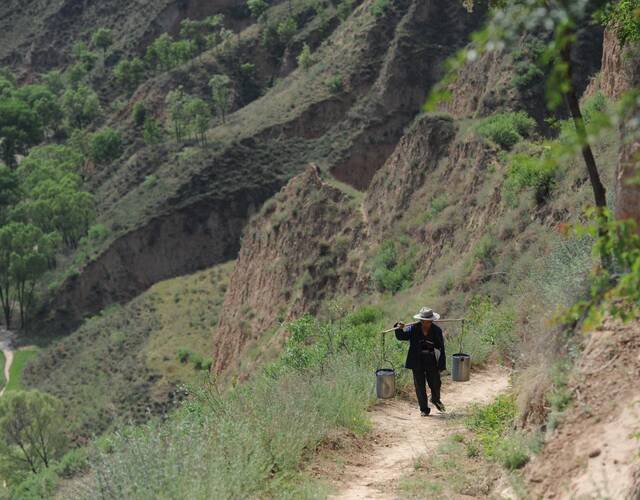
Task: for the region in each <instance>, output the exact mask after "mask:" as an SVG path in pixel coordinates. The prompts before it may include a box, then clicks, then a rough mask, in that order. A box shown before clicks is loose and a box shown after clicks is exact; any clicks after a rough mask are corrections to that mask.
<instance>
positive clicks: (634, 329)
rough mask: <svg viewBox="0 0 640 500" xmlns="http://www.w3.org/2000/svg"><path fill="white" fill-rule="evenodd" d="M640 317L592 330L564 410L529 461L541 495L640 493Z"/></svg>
mask: <svg viewBox="0 0 640 500" xmlns="http://www.w3.org/2000/svg"><path fill="white" fill-rule="evenodd" d="M638 377H640V322H639V321H634V322H632V323H630V324H628V325H620V324H618V323H616V322H613V321H607V322H606V323H605V325H604V327H603V328H601V329H600V330H598V331H595V332H593V333H591V334H590V335H589V337H588V339H587V340H586V346H585V351H584V353H583V355H582V357H581V359H580V361H579V363H578V366H577V370H576V371H575V373H574V376H573V380H572V382H571V386H570V387H571V390H572V395H573V398H574V403H573V404H572V406H571V408H570V410H569V411H568V412H567V415H566V418H565V419H564V420H563V422H562V423H561V425H560V426H559V427H558V429H557V430H556V431H555V432H554V433H553V435H552V436H551V438H550V439H549V441H548V443H547V445H546V446H545V448H544V450H543V451H542V453H541V454H540V455H538V456H537V457H536V458H535V459H534V460H533V461H532V462H531V463H530V464H529V465H528V466H527V468H526V477H527V480H528V485H527V486H528V487H529V490H530V492H531V494H532V496H533V497H535V498H545V499H546V498H581V499H597V498H616V499H636V498H639V497H640V462H639V461H638V449H639V448H640V441H639V434H638V433H639V432H640V389H639V388H638Z"/></svg>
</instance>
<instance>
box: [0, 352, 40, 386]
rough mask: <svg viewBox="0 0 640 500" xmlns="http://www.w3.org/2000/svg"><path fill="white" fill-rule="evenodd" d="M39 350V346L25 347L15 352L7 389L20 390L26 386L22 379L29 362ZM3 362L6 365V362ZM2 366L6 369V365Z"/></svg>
mask: <svg viewBox="0 0 640 500" xmlns="http://www.w3.org/2000/svg"><path fill="white" fill-rule="evenodd" d="M39 352H40V350H39V349H38V348H37V347H24V348H22V349H19V350H17V351H16V352H15V353H14V354H13V363H12V364H11V369H10V371H9V383H8V384H7V391H19V390H22V389H24V388H25V387H24V383H23V380H22V378H23V373H24V369H25V367H26V366H27V363H29V361H30V360H32V359H34V358H35V357H36V356H37V355H38V353H39ZM2 364H3V365H4V362H3V363H2ZM2 368H3V369H4V366H3V367H2ZM3 378H4V377H3Z"/></svg>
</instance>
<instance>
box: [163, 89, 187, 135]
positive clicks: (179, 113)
mask: <svg viewBox="0 0 640 500" xmlns="http://www.w3.org/2000/svg"><path fill="white" fill-rule="evenodd" d="M165 104H166V105H167V111H168V112H169V118H170V120H171V123H172V125H173V133H174V135H175V138H176V141H177V142H180V141H182V139H183V138H184V134H185V128H186V126H187V123H188V114H187V110H186V104H187V96H186V95H185V93H184V91H183V90H182V87H178V88H177V89H175V90H172V91H171V92H169V93H168V94H167V97H166V98H165Z"/></svg>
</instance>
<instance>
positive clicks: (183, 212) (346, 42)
mask: <svg viewBox="0 0 640 500" xmlns="http://www.w3.org/2000/svg"><path fill="white" fill-rule="evenodd" d="M480 19H481V16H480V14H475V15H474V16H470V15H468V14H466V13H465V11H464V9H462V8H461V7H458V6H452V5H451V4H450V3H448V2H438V1H429V2H411V1H408V0H407V1H403V2H395V3H394V4H393V5H392V7H391V8H389V9H386V10H385V11H384V12H383V13H382V14H381V15H379V16H376V15H374V14H373V13H372V8H371V2H368V1H367V2H365V3H363V4H362V5H361V6H359V7H358V8H357V9H356V10H355V12H354V13H353V14H352V15H351V17H350V18H349V19H348V20H347V21H346V22H344V23H342V24H341V25H340V26H339V27H338V28H337V29H336V31H335V32H334V33H333V34H332V35H331V37H330V38H328V39H327V40H326V41H325V42H323V43H322V45H321V46H320V47H319V48H318V49H317V51H316V52H315V54H314V58H315V61H316V64H315V65H313V66H312V67H311V68H310V69H309V71H303V70H301V69H298V70H296V71H294V72H293V73H292V74H291V75H289V76H287V77H286V78H284V79H283V80H282V81H281V82H279V83H278V84H276V85H275V86H274V87H273V88H272V89H270V90H269V91H268V92H267V93H266V94H265V95H264V96H262V97H261V98H259V99H257V100H256V101H253V102H251V103H250V104H249V105H247V106H245V107H243V108H242V109H240V110H238V111H237V112H236V113H234V114H232V115H231V116H230V117H229V119H228V120H227V122H226V123H225V124H221V125H219V126H217V127H216V128H214V129H212V130H211V131H210V132H209V133H208V140H209V142H210V146H208V147H204V148H195V147H187V148H178V149H175V150H171V149H169V150H166V149H160V151H162V154H161V155H160V156H154V157H151V158H149V159H151V162H150V163H146V161H145V159H146V158H148V157H146V156H145V157H140V158H137V156H138V155H134V156H132V158H131V160H130V161H124V162H123V163H122V164H121V165H116V166H115V169H114V170H113V171H112V173H111V174H110V175H109V177H108V178H106V179H105V180H104V182H103V185H102V186H101V187H99V188H98V193H100V198H101V199H102V200H104V206H103V207H102V213H101V216H100V218H101V220H103V221H105V222H106V223H108V224H109V226H110V228H111V229H112V231H111V233H110V236H109V238H108V240H107V241H106V243H105V244H104V245H103V248H102V250H101V251H99V252H98V255H97V256H96V257H95V259H93V260H92V261H91V262H89V263H87V264H86V265H85V266H84V267H83V268H82V269H80V270H79V271H78V273H77V274H76V275H74V276H72V277H70V278H69V279H67V280H66V281H65V282H64V284H63V285H62V287H61V289H60V291H59V292H58V293H57V294H56V295H55V296H54V297H53V298H52V299H51V300H50V301H49V302H48V303H47V304H46V306H45V308H44V309H45V310H46V311H47V312H46V315H47V317H48V319H49V320H51V322H50V324H53V325H56V327H57V328H60V327H63V328H66V329H68V328H69V327H71V326H74V325H77V324H78V321H79V320H80V318H82V317H83V316H85V315H86V314H91V313H95V312H97V311H99V310H100V309H101V308H103V307H105V306H106V305H108V304H111V303H113V302H122V301H126V300H128V299H130V298H132V297H133V296H134V295H135V294H137V293H139V292H140V291H142V290H144V289H145V288H146V287H148V286H150V285H151V284H153V283H154V282H156V281H158V280H160V279H165V278H168V277H171V276H175V275H177V274H181V273H186V272H192V271H194V270H196V269H200V268H203V267H206V266H208V265H212V264H215V263H218V262H222V261H225V260H228V259H231V258H233V257H234V255H235V254H236V253H237V251H238V248H239V239H240V234H241V231H242V227H243V225H244V223H245V222H246V220H247V218H248V216H249V215H250V214H251V213H252V212H255V211H256V209H257V207H259V206H260V205H261V204H262V203H263V202H264V201H265V200H266V199H267V198H269V197H270V196H271V195H273V194H274V193H275V192H276V191H277V190H278V189H279V188H280V187H281V186H282V185H283V184H284V183H285V182H286V181H287V179H288V178H290V177H291V176H292V175H293V174H295V173H297V172H299V171H301V170H302V169H303V168H304V167H305V166H306V165H307V164H308V163H309V161H316V162H317V163H318V165H319V166H320V167H321V168H322V169H327V170H330V171H331V172H332V173H333V175H335V176H336V177H337V178H338V179H342V180H344V181H346V182H349V183H351V184H353V185H355V186H356V187H359V188H363V187H366V185H367V184H368V182H369V180H370V179H371V177H372V176H373V175H374V174H375V172H376V170H377V169H378V168H379V166H380V165H382V163H383V162H384V160H385V159H386V157H387V156H388V154H389V153H390V152H391V150H392V149H393V147H394V146H395V143H396V141H397V139H398V138H399V137H400V135H401V134H402V131H403V128H404V126H405V125H406V124H407V123H409V121H410V120H411V119H412V117H413V116H414V115H415V113H416V110H417V109H418V107H419V106H420V104H421V103H422V101H423V100H424V97H425V95H426V91H427V89H428V88H429V86H430V85H431V84H433V83H434V82H435V81H437V80H438V78H439V76H440V74H441V70H440V66H441V63H442V61H443V60H444V59H445V58H446V57H447V56H448V55H449V54H450V53H451V52H452V51H453V50H455V48H456V47H459V46H462V45H463V44H464V43H465V40H466V36H467V34H468V33H469V32H470V31H471V30H472V29H473V28H474V27H476V26H477V24H478V22H479V20H480ZM443 33H444V34H446V36H445V38H443ZM331 81H335V82H336V84H335V85H334V87H331V85H330V83H331ZM156 83H158V84H161V85H163V86H164V88H166V82H164V81H163V80H162V79H161V80H158V81H157V82H156ZM400 85H401V86H402V87H403V92H402V93H397V92H395V89H396V88H398V86H400ZM175 86H177V82H175ZM332 88H333V90H332ZM152 89H153V85H152V86H151V87H149V88H148V90H147V92H155V90H152ZM160 92H161V94H164V92H162V91H160ZM138 98H141V96H138ZM152 158H155V159H156V160H155V161H157V160H158V159H161V160H160V162H159V163H155V161H154V160H153V159H152ZM132 172H136V175H135V176H134V177H132V176H131V173H132ZM144 176H147V177H148V176H153V177H154V178H157V179H158V182H157V183H155V184H153V185H149V184H148V183H144V182H143V180H144ZM214 235H215V237H214ZM89 290H90V291H91V293H87V291H89ZM63 325H64V326H63Z"/></svg>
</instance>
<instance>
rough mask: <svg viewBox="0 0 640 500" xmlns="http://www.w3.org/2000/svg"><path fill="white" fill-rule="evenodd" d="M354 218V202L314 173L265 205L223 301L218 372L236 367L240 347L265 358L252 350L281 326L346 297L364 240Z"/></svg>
mask: <svg viewBox="0 0 640 500" xmlns="http://www.w3.org/2000/svg"><path fill="white" fill-rule="evenodd" d="M359 215H360V214H359V210H358V207H357V205H356V202H355V201H354V200H353V199H351V198H350V197H349V196H347V195H345V194H343V193H342V191H340V190H339V189H337V188H335V187H332V186H330V185H328V184H326V183H325V182H323V181H322V179H321V178H320V171H319V169H318V167H316V166H311V167H309V168H308V169H307V170H306V171H305V172H304V173H303V174H300V175H298V176H297V177H294V178H293V179H292V180H291V181H290V182H289V183H288V184H287V186H286V187H285V188H283V190H282V191H280V193H278V195H276V196H275V197H274V198H273V199H272V200H270V201H269V202H268V203H267V204H266V205H265V207H264V208H263V210H262V212H261V213H260V215H258V216H257V217H255V218H254V219H253V220H252V221H251V222H250V223H249V225H248V227H247V228H246V229H245V232H244V236H243V245H242V249H241V251H240V255H239V257H238V262H237V264H236V266H235V269H234V273H233V275H232V277H231V282H232V283H233V286H232V288H231V289H230V290H229V292H228V293H227V294H226V296H225V302H224V306H223V308H224V311H225V314H224V316H222V317H221V319H220V324H219V326H218V332H217V334H216V335H218V336H219V337H220V341H217V342H216V343H215V346H216V347H215V353H214V359H215V368H216V370H217V371H218V372H221V371H223V370H224V369H226V368H228V367H229V365H230V364H231V363H233V362H237V361H239V360H241V359H242V358H243V357H242V355H241V354H242V352H243V349H244V348H247V349H249V350H251V348H252V347H254V350H256V351H257V352H258V353H260V352H261V351H264V347H262V349H258V346H260V344H262V345H264V344H265V342H267V341H268V338H269V335H268V332H270V331H271V330H273V329H276V328H277V327H278V326H279V323H281V322H282V321H284V320H286V319H291V318H294V317H297V316H300V315H301V314H303V313H305V312H317V308H318V306H319V305H320V304H321V303H322V302H324V301H325V300H326V299H328V298H329V297H332V296H333V295H335V294H336V293H343V294H344V293H349V291H351V293H353V289H354V286H355V281H356V278H357V274H358V268H357V265H358V262H357V260H356V259H355V258H354V255H353V252H354V251H355V250H356V249H357V248H358V246H359V245H361V244H362V243H363V239H364V238H363V236H364V235H363V234H362V232H363V229H364V228H363V224H362V221H361V218H360V216H359ZM350 254H351V255H350ZM348 257H349V258H348Z"/></svg>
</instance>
